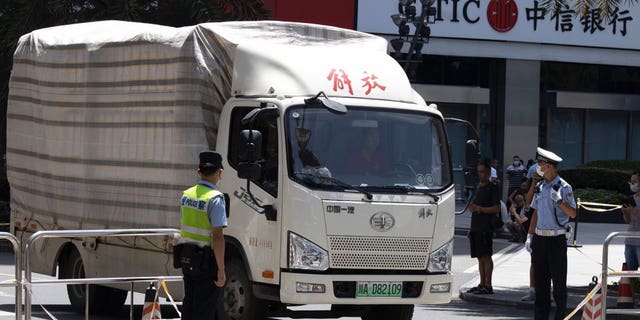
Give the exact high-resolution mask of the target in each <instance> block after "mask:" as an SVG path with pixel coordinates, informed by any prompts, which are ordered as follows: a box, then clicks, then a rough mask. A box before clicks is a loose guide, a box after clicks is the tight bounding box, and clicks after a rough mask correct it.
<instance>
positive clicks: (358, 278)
mask: <svg viewBox="0 0 640 320" xmlns="http://www.w3.org/2000/svg"><path fill="white" fill-rule="evenodd" d="M280 281H281V282H280V283H281V285H280V301H281V302H283V303H290V304H440V303H449V302H450V301H451V288H452V287H453V277H452V275H451V273H447V274H434V275H376V274H371V275H335V274H327V275H315V274H303V273H288V272H282V273H281V274H280ZM375 281H379V282H414V283H415V282H418V283H420V282H421V283H422V291H421V292H420V293H419V295H417V296H416V297H412V298H406V297H404V298H389V297H385V298H383V297H367V298H340V297H336V293H335V292H334V283H335V282H356V283H357V282H375ZM297 283H304V284H311V285H320V287H322V285H324V289H325V292H324V293H320V292H318V293H316V292H313V293H311V292H305V293H302V292H297ZM437 284H448V285H449V290H448V291H446V292H442V291H440V292H434V290H432V289H435V288H437V287H436V286H434V285H437ZM440 288H442V287H440Z"/></svg>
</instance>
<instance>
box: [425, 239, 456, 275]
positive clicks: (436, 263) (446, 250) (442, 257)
mask: <svg viewBox="0 0 640 320" xmlns="http://www.w3.org/2000/svg"><path fill="white" fill-rule="evenodd" d="M452 255H453V239H451V240H449V242H447V243H445V244H444V245H443V246H441V247H440V248H438V249H436V250H434V251H433V252H431V254H430V255H429V263H428V264H427V270H428V271H430V272H447V271H451V257H452Z"/></svg>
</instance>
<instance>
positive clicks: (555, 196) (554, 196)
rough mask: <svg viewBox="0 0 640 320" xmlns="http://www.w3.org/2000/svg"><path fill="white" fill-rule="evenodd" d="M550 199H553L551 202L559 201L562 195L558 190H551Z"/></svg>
mask: <svg viewBox="0 0 640 320" xmlns="http://www.w3.org/2000/svg"><path fill="white" fill-rule="evenodd" d="M551 200H553V202H556V203H557V202H560V200H562V195H561V194H560V190H558V191H555V192H554V191H551Z"/></svg>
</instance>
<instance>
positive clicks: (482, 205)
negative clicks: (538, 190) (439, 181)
mask: <svg viewBox="0 0 640 320" xmlns="http://www.w3.org/2000/svg"><path fill="white" fill-rule="evenodd" d="M477 170H478V179H479V181H480V182H479V184H478V187H477V188H476V192H475V194H474V197H473V199H472V200H471V204H469V211H471V214H472V215H471V228H470V231H469V234H468V237H469V244H470V251H471V252H470V253H471V257H472V258H477V259H478V270H479V273H480V284H478V285H477V286H475V287H473V288H471V289H469V290H467V292H469V293H475V294H493V286H492V285H491V277H492V274H493V260H492V259H491V255H493V233H494V231H495V230H494V226H493V221H494V219H495V216H496V215H497V214H499V213H500V191H499V190H498V187H497V186H496V185H495V184H494V183H492V182H491V181H490V180H489V176H490V175H491V171H490V170H491V166H490V164H489V161H488V160H484V161H482V162H481V163H480V164H478V166H477Z"/></svg>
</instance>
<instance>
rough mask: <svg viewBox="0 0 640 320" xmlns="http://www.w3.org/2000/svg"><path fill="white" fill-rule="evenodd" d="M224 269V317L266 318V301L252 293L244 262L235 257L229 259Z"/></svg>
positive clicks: (229, 319) (249, 319)
mask: <svg viewBox="0 0 640 320" xmlns="http://www.w3.org/2000/svg"><path fill="white" fill-rule="evenodd" d="M226 270H227V284H226V285H225V286H224V292H223V297H222V305H223V310H224V314H225V317H226V318H225V319H228V320H254V319H255V320H259V319H266V309H267V308H266V302H265V301H264V300H261V299H258V298H256V297H255V296H254V295H253V287H252V284H251V281H249V277H248V276H247V272H246V269H245V267H244V263H242V261H240V260H237V259H233V260H229V261H227V265H226Z"/></svg>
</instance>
